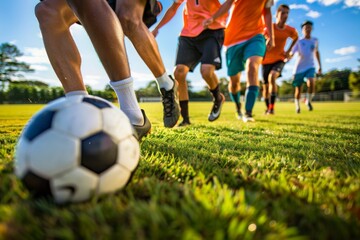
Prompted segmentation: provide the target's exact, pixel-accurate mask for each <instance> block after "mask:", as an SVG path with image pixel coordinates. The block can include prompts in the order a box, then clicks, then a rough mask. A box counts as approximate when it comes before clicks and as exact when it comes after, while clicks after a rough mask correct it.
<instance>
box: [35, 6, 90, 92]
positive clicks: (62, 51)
mask: <svg viewBox="0 0 360 240" xmlns="http://www.w3.org/2000/svg"><path fill="white" fill-rule="evenodd" d="M35 15H36V17H37V19H38V22H39V26H40V31H41V34H42V38H43V41H44V46H45V50H46V53H47V55H48V58H49V60H50V63H51V66H52V67H53V69H54V71H55V73H56V75H57V77H58V78H59V80H60V82H61V84H62V86H63V88H64V91H65V94H70V95H72V94H87V92H86V88H85V85H84V83H83V79H82V75H81V71H80V65H81V57H80V54H79V51H78V48H77V47H76V44H75V42H74V39H73V37H72V36H71V33H70V29H69V28H70V26H71V25H72V24H74V23H76V22H77V21H78V19H77V17H76V16H75V14H74V13H73V11H72V10H71V8H70V7H69V6H68V4H67V2H66V0H44V1H42V2H40V3H39V4H38V5H37V6H36V8H35Z"/></svg>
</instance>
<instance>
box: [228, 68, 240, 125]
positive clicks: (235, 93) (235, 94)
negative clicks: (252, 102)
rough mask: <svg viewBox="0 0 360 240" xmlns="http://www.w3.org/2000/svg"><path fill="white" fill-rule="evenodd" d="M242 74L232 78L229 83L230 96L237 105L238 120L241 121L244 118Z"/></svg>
mask: <svg viewBox="0 0 360 240" xmlns="http://www.w3.org/2000/svg"><path fill="white" fill-rule="evenodd" d="M240 76H241V75H240V73H238V74H236V75H234V76H230V81H229V86H228V89H229V95H230V99H231V101H232V102H234V103H235V109H236V118H237V119H239V120H241V119H242V118H243V115H242V112H241V100H240V91H241V84H240Z"/></svg>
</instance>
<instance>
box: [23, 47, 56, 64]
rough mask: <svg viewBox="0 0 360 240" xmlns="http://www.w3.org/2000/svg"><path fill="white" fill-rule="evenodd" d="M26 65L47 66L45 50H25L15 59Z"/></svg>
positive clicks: (47, 60)
mask: <svg viewBox="0 0 360 240" xmlns="http://www.w3.org/2000/svg"><path fill="white" fill-rule="evenodd" d="M17 59H18V60H19V61H23V62H26V63H28V64H44V63H45V64H49V63H50V62H49V59H48V57H47V54H46V51H45V48H25V50H24V55H23V56H21V57H18V58H17Z"/></svg>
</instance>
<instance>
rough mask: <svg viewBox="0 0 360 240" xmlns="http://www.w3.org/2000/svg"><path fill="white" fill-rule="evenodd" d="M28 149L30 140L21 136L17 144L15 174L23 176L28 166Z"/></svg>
mask: <svg viewBox="0 0 360 240" xmlns="http://www.w3.org/2000/svg"><path fill="white" fill-rule="evenodd" d="M28 151H29V142H28V141H27V140H26V139H25V138H20V140H19V142H18V143H17V145H16V151H15V153H16V158H15V161H16V162H15V174H16V176H18V177H19V178H22V177H23V176H24V174H25V173H26V170H27V168H28V154H27V153H28Z"/></svg>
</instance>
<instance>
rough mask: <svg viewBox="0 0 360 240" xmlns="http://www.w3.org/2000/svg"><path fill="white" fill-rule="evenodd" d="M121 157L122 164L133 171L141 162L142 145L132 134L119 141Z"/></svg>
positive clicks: (119, 159) (119, 158) (120, 162)
mask: <svg viewBox="0 0 360 240" xmlns="http://www.w3.org/2000/svg"><path fill="white" fill-rule="evenodd" d="M118 149H119V157H118V162H119V164H120V165H122V166H124V167H125V168H127V169H128V170H129V171H133V170H134V169H135V168H136V166H137V165H138V163H139V158H140V146H139V142H138V141H137V140H136V138H135V137H134V136H130V137H128V138H127V139H124V140H123V141H121V142H120V143H119V148H118Z"/></svg>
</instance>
